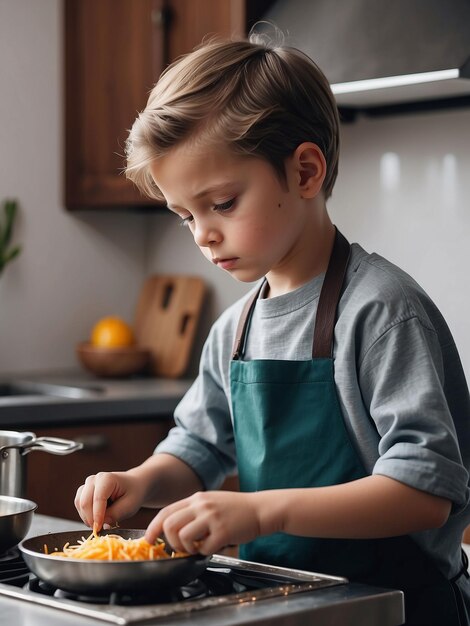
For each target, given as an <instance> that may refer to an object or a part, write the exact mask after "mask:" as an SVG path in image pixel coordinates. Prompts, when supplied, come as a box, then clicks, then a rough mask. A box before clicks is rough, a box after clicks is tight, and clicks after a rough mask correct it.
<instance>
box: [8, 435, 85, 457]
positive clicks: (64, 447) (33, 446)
mask: <svg viewBox="0 0 470 626" xmlns="http://www.w3.org/2000/svg"><path fill="white" fill-rule="evenodd" d="M15 447H18V448H19V449H20V450H21V454H28V453H29V452H32V451H33V450H42V451H43V452H49V453H50V454H60V455H64V454H71V453H72V452H76V451H77V450H81V449H82V448H83V443H79V442H77V441H70V439H61V438H60V437H37V438H36V439H33V441H29V442H28V443H24V444H20V445H19V446H15Z"/></svg>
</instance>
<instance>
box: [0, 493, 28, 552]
mask: <svg viewBox="0 0 470 626" xmlns="http://www.w3.org/2000/svg"><path fill="white" fill-rule="evenodd" d="M36 509H37V504H36V503H35V502H33V501H32V500H25V499H23V498H16V497H14V496H0V554H3V553H4V552H6V551H7V550H9V549H10V548H13V547H14V546H16V545H17V544H18V543H19V542H20V541H21V540H22V539H23V537H25V536H26V534H27V532H28V530H29V529H30V527H31V522H32V520H33V515H34V511H35V510H36Z"/></svg>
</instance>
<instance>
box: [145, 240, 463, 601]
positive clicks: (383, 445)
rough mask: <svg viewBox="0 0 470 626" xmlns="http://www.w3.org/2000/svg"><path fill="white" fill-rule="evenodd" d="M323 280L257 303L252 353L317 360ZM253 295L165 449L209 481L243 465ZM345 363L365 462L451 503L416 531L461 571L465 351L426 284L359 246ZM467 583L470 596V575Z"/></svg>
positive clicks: (223, 324) (219, 344)
mask: <svg viewBox="0 0 470 626" xmlns="http://www.w3.org/2000/svg"><path fill="white" fill-rule="evenodd" d="M323 278H324V276H323V275H321V276H318V277H316V278H315V279H313V280H312V281H310V282H309V283H307V284H305V285H303V286H302V287H300V288H299V289H297V290H295V291H293V292H291V293H288V294H285V295H282V296H279V297H275V298H271V299H259V300H258V301H257V303H256V307H255V311H254V314H253V318H252V321H251V326H250V330H249V334H248V339H247V345H246V353H245V358H246V359H283V360H307V359H311V354H312V338H313V327H314V321H315V314H316V308H317V303H318V297H319V295H320V289H321V285H322V282H323ZM247 297H248V296H245V297H244V298H242V299H241V300H239V301H238V302H236V303H235V304H234V305H233V306H231V307H230V308H229V309H227V311H225V312H224V313H223V314H222V316H221V317H220V318H219V319H218V320H217V322H216V323H215V324H214V326H213V327H212V330H211V332H210V334H209V337H208V339H207V342H206V344H205V346H204V350H203V354H202V358H201V365H200V372H199V376H198V377H197V379H196V381H195V382H194V384H193V385H192V387H191V388H190V390H189V391H188V393H187V394H186V396H185V397H184V398H183V400H182V401H181V402H180V404H179V405H178V407H177V409H176V411H175V421H176V424H177V426H176V427H175V428H174V429H172V430H171V431H170V433H169V435H168V437H167V439H165V440H164V441H163V442H162V443H161V444H159V446H158V447H157V449H156V452H157V453H158V452H165V453H169V454H173V455H175V456H177V457H179V458H181V459H182V460H183V461H185V462H186V463H187V464H188V465H190V466H191V467H192V468H193V469H194V470H195V472H196V473H197V474H198V475H199V476H200V478H201V479H202V481H203V483H204V485H205V487H206V488H207V489H214V488H217V487H219V486H220V485H221V483H222V481H223V479H224V477H225V476H226V475H227V474H229V473H233V472H235V471H236V451H235V443H234V435H233V428H232V415H231V403H230V360H231V353H232V346H233V342H234V335H235V330H236V327H237V324H238V320H239V317H240V314H241V311H242V308H243V304H244V302H245V300H246V298H247ZM334 360H335V382H336V387H337V392H338V397H339V401H340V405H341V409H342V413H343V417H344V420H345V424H346V427H347V429H348V431H349V434H350V436H351V439H352V441H353V442H354V444H355V446H356V449H357V451H358V453H359V455H360V457H361V458H362V460H363V463H364V466H365V468H366V471H368V472H369V473H370V474H382V475H385V476H389V477H391V478H394V479H396V480H399V481H401V482H403V483H406V484H407V485H410V486H412V487H415V488H417V489H421V490H423V491H427V492H429V493H432V494H435V495H438V496H442V497H444V498H447V499H449V500H451V501H452V503H453V512H452V515H451V516H450V518H449V520H448V522H447V523H446V525H445V526H444V527H443V528H440V529H437V530H429V531H425V532H421V533H416V534H415V535H414V538H415V539H416V541H417V542H418V543H419V544H420V545H421V546H422V548H423V549H424V550H425V551H427V552H429V553H430V554H432V556H433V557H434V559H435V560H436V561H437V563H438V564H439V565H440V567H441V569H442V570H443V572H444V573H445V574H447V575H454V574H455V573H456V572H457V571H458V569H460V542H461V536H462V531H463V529H464V528H465V526H466V525H467V524H469V523H470V507H469V486H468V480H469V476H468V472H467V469H468V468H469V467H470V399H469V394H468V388H467V385H466V382H465V377H464V374H463V370H462V366H461V363H460V359H459V356H458V353H457V349H456V347H455V344H454V341H453V339H452V336H451V334H450V331H449V329H448V327H447V325H446V323H445V321H444V319H443V318H442V316H441V314H440V313H439V311H438V310H437V308H436V306H435V305H434V304H433V302H432V301H431V300H430V298H429V297H428V296H427V295H426V293H425V292H424V291H423V290H422V289H421V288H420V287H419V285H417V284H416V282H415V281H413V279H411V278H410V277H409V276H408V275H407V274H406V273H405V272H403V271H402V270H400V269H399V268H397V267H396V266H394V265H393V264H391V263H389V262H388V261H386V260H385V259H383V258H382V257H380V256H378V255H377V254H368V253H366V252H365V251H364V250H363V249H362V248H361V247H360V246H359V245H357V244H353V246H352V253H351V260H350V264H349V267H348V270H347V275H346V280H345V289H344V291H343V295H342V297H341V300H340V303H339V308H338V320H337V323H336V326H335V345H334ZM305 418H306V419H310V418H311V419H313V416H309V415H306V416H305ZM312 462H314V459H312ZM462 585H465V586H468V587H469V589H468V590H467V589H465V592H466V595H467V592H468V595H469V596H470V585H469V584H468V581H467V582H466V581H462Z"/></svg>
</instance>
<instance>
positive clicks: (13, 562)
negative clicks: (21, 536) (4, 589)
mask: <svg viewBox="0 0 470 626" xmlns="http://www.w3.org/2000/svg"><path fill="white" fill-rule="evenodd" d="M28 578H29V570H28V567H27V565H26V563H25V562H24V561H23V558H22V557H21V554H20V553H19V551H18V550H16V548H13V549H12V550H9V551H8V552H6V553H5V554H2V556H1V557H0V583H6V584H7V585H13V586H14V587H23V585H24V584H25V583H27V582H28Z"/></svg>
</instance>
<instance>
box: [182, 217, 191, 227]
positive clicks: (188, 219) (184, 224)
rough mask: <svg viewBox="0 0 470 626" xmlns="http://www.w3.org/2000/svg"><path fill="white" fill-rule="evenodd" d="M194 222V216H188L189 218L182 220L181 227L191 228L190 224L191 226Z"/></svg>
mask: <svg viewBox="0 0 470 626" xmlns="http://www.w3.org/2000/svg"><path fill="white" fill-rule="evenodd" d="M192 221H193V216H192V215H188V217H182V218H181V220H180V225H181V226H189V224H191V222H192Z"/></svg>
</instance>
